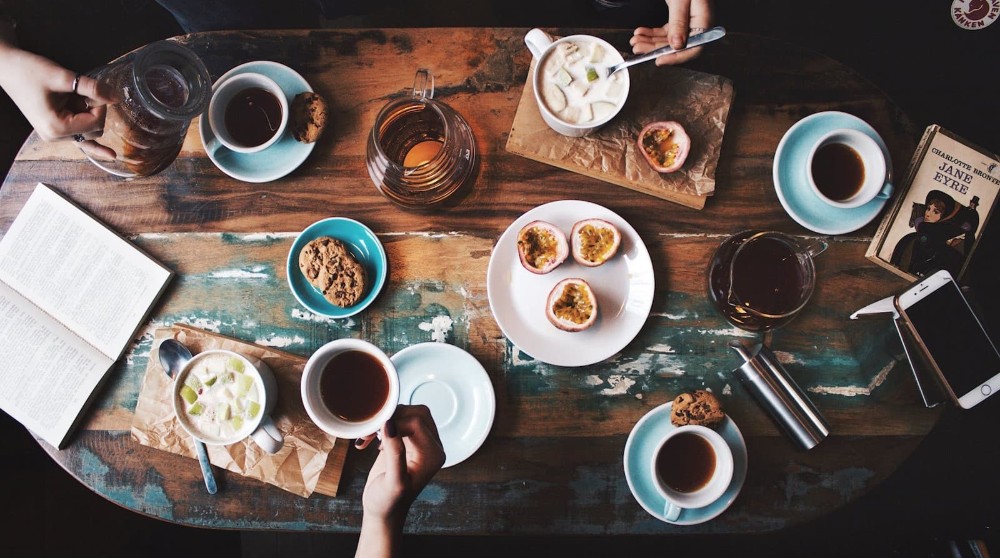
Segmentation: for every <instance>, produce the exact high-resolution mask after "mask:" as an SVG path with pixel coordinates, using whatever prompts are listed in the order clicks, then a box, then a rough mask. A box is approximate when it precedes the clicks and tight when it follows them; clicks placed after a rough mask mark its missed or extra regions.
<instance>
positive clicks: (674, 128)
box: [637, 120, 691, 173]
mask: <svg viewBox="0 0 1000 558" xmlns="http://www.w3.org/2000/svg"><path fill="white" fill-rule="evenodd" d="M637 143H638V144H639V152H640V153H642V155H643V157H645V158H646V162H648V163H649V166H651V167H653V169H654V170H655V171H656V172H662V173H667V172H674V171H675V170H677V169H679V168H681V165H683V164H684V160H685V159H687V156H688V151H690V150H691V138H690V137H688V135H687V132H685V131H684V126H681V125H680V123H678V122H674V121H672V120H670V121H665V122H652V123H650V124H647V125H646V127H645V128H643V129H642V131H641V132H639V139H638V140H637Z"/></svg>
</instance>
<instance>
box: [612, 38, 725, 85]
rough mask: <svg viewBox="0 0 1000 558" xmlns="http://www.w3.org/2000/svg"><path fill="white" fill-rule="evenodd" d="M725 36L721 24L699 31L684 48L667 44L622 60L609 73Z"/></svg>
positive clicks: (689, 39)
mask: <svg viewBox="0 0 1000 558" xmlns="http://www.w3.org/2000/svg"><path fill="white" fill-rule="evenodd" d="M725 36H726V28H725V27H721V26H719V27H713V28H711V29H709V30H708V31H705V32H702V33H698V34H697V35H691V36H690V37H688V40H687V44H686V45H685V46H684V48H682V49H674V47H672V46H670V45H667V46H662V47H660V48H657V49H653V50H651V51H649V52H647V53H646V54H641V55H639V56H636V57H635V58H629V59H628V60H626V61H624V62H622V63H621V64H616V65H615V66H613V67H612V68H611V72H609V75H610V74H613V73H615V72H617V71H618V70H621V69H622V68H628V67H629V66H632V65H635V64H639V63H640V62H646V61H648V60H653V59H654V58H657V57H660V56H663V55H664V54H670V53H672V52H681V51H684V50H687V49H689V48H694V47H696V46H701V45H703V44H705V43H710V42H712V41H717V40H719V39H721V38H723V37H725Z"/></svg>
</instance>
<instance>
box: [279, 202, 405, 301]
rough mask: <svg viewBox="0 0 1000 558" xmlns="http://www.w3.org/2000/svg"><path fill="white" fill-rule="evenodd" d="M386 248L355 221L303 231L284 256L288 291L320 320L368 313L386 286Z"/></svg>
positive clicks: (331, 220) (338, 221) (332, 219)
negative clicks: (367, 309)
mask: <svg viewBox="0 0 1000 558" xmlns="http://www.w3.org/2000/svg"><path fill="white" fill-rule="evenodd" d="M387 273H388V260H387V259H386V255H385V248H384V247H383V246H382V243H381V242H380V241H379V239H378V237H377V236H376V235H375V233H374V232H372V230H371V229H369V228H368V227H366V226H365V225H363V224H362V223H360V222H358V221H355V220H354V219H348V218H346V217H330V218H328V219H323V220H321V221H317V222H315V223H313V224H312V225H309V226H308V227H306V229H305V230H303V231H302V233H301V234H299V236H298V238H296V239H295V242H294V243H292V248H291V250H289V252H288V263H287V266H286V274H287V276H288V286H289V287H290V288H291V290H292V294H293V295H295V299H296V300H298V301H299V304H301V305H302V306H305V307H306V308H307V309H308V310H310V311H311V312H313V313H315V314H319V315H321V316H327V317H330V318H347V317H349V316H353V315H354V314H357V313H358V312H361V311H362V310H364V309H365V308H367V307H368V306H369V305H370V304H371V303H372V302H373V301H374V300H375V297H377V296H378V293H379V291H381V290H382V286H383V285H384V284H385V279H386V275H387Z"/></svg>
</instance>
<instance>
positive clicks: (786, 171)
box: [773, 111, 892, 234]
mask: <svg viewBox="0 0 1000 558" xmlns="http://www.w3.org/2000/svg"><path fill="white" fill-rule="evenodd" d="M837 128H852V129H855V130H859V131H861V132H864V133H865V134H868V135H869V136H871V138H872V139H873V140H875V143H877V144H878V146H879V147H880V148H882V153H883V154H884V155H885V171H886V176H888V177H890V179H891V177H892V158H891V157H890V156H889V150H888V148H886V145H885V142H884V141H882V138H881V137H880V136H879V135H878V132H876V131H875V129H874V128H872V127H871V126H870V125H869V124H868V123H867V122H865V121H864V120H861V119H860V118H858V117H857V116H854V115H852V114H847V113H846V112H836V111H829V112H818V113H816V114H813V115H810V116H807V117H805V118H803V119H802V120H799V121H798V122H796V123H795V124H794V125H793V126H792V127H791V128H789V129H788V131H787V132H785V135H784V137H782V138H781V142H780V143H778V149H777V151H775V153H774V171H773V172H774V188H775V190H776V191H777V193H778V199H779V200H780V201H781V205H782V206H784V208H785V211H787V212H788V214H789V215H790V216H791V217H792V219H795V221H796V222H798V223H799V224H800V225H802V226H803V227H805V228H807V229H809V230H811V231H813V232H818V233H821V234H845V233H849V232H851V231H854V230H857V229H860V228H861V227H863V226H865V225H867V224H868V223H869V222H870V221H871V220H872V219H874V218H875V216H877V215H878V214H879V212H880V211H882V208H883V207H884V206H885V204H886V202H887V201H888V200H887V199H885V198H875V199H873V200H872V201H870V202H868V203H866V204H864V205H862V206H859V207H852V208H850V209H841V208H836V207H832V206H830V205H828V204H826V203H824V202H823V200H821V199H820V198H819V196H817V195H816V194H815V193H814V192H813V191H812V189H810V188H809V183H808V182H807V178H806V172H807V170H808V169H806V166H807V160H808V157H809V150H810V148H811V147H812V145H813V144H815V143H816V141H818V140H819V138H820V137H822V136H823V135H824V134H826V133H827V132H830V131H832V130H835V129H837Z"/></svg>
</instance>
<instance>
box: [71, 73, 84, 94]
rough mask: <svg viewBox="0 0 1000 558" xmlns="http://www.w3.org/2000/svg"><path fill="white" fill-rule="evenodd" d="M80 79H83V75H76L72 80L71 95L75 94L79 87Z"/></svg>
mask: <svg viewBox="0 0 1000 558" xmlns="http://www.w3.org/2000/svg"><path fill="white" fill-rule="evenodd" d="M81 77H83V74H76V77H75V78H73V93H76V88H77V87H79V86H80V78H81Z"/></svg>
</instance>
